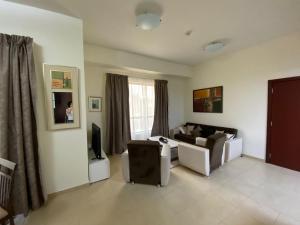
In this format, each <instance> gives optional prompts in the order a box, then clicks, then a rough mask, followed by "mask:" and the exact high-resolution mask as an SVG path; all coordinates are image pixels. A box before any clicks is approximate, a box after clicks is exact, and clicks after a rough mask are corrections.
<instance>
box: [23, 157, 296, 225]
mask: <svg viewBox="0 0 300 225" xmlns="http://www.w3.org/2000/svg"><path fill="white" fill-rule="evenodd" d="M120 163H121V162H120V159H119V157H117V156H116V157H114V158H113V159H112V160H111V170H112V177H111V178H110V179H109V180H106V181H102V182H98V183H96V184H93V185H90V186H87V187H84V188H82V189H80V190H76V191H72V192H68V193H64V194H60V195H58V196H56V197H54V198H52V199H51V200H49V202H48V204H47V205H46V206H45V207H43V208H42V209H40V210H37V211H35V212H33V213H31V214H30V217H29V219H28V223H27V224H28V225H101V224H103V225H119V224H120V225H186V224H187V225H194V224H195V225H196V224H197V225H269V224H274V225H300V173H298V172H294V171H291V170H287V169H284V168H280V167H276V166H272V165H268V164H265V163H263V162H261V161H258V160H254V159H250V158H245V157H244V158H239V159H236V160H233V161H231V162H229V163H227V164H226V165H225V166H223V167H222V168H220V169H218V170H217V171H215V172H214V173H212V174H211V176H210V177H209V178H207V177H203V176H201V175H199V174H197V173H194V172H193V171H190V170H188V169H185V168H183V167H181V166H178V167H175V168H173V169H172V171H171V178H170V183H169V185H168V186H167V187H163V188H158V187H155V186H148V185H139V184H134V185H132V184H126V183H124V182H123V180H122V174H121V164H120Z"/></svg>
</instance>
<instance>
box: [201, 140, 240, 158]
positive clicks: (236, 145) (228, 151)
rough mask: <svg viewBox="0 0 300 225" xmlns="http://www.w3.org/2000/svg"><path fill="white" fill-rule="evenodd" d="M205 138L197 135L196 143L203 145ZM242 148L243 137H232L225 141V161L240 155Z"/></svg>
mask: <svg viewBox="0 0 300 225" xmlns="http://www.w3.org/2000/svg"><path fill="white" fill-rule="evenodd" d="M206 141H207V139H206V138H202V137H197V138H196V145H200V146H205V145H206ZM242 150H243V139H242V138H234V139H231V140H227V141H225V156H224V157H225V162H228V161H230V160H232V159H235V158H237V157H240V156H241V155H242Z"/></svg>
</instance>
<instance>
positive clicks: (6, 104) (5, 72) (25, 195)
mask: <svg viewBox="0 0 300 225" xmlns="http://www.w3.org/2000/svg"><path fill="white" fill-rule="evenodd" d="M32 46H33V40H32V39H31V38H29V37H21V36H16V35H11V36H10V35H6V34H0V157H2V158H6V159H8V160H11V161H13V162H15V163H17V167H16V171H15V176H14V183H13V194H12V198H13V207H14V210H15V211H14V213H15V214H19V213H24V214H25V215H27V213H28V211H29V209H37V208H39V207H40V206H41V205H42V204H43V203H44V197H43V191H42V186H41V179H40V174H39V156H38V141H37V127H36V114H35V113H36V110H35V103H36V87H35V86H36V80H35V68H34V59H33V52H32Z"/></svg>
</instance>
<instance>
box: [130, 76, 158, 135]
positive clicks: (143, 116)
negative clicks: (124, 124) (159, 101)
mask: <svg viewBox="0 0 300 225" xmlns="http://www.w3.org/2000/svg"><path fill="white" fill-rule="evenodd" d="M128 82H129V107H130V129H131V139H132V140H146V139H147V138H149V137H150V136H151V130H152V125H153V118H154V101H155V100H154V80H148V79H138V78H128Z"/></svg>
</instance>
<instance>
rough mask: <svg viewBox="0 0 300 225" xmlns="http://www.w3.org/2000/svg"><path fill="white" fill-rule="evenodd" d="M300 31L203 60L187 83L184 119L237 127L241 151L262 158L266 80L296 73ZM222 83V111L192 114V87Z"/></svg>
mask: <svg viewBox="0 0 300 225" xmlns="http://www.w3.org/2000/svg"><path fill="white" fill-rule="evenodd" d="M299 59H300V33H295V34H292V35H289V36H286V37H282V38H279V39H275V40H272V41H269V42H266V43H262V44H260V45H258V46H255V47H252V48H248V49H244V50H241V51H238V52H236V53H233V54H229V55H225V56H221V57H218V58H215V59H213V60H210V61H207V62H204V63H202V64H200V65H198V66H197V67H196V68H195V75H194V76H193V78H192V79H191V80H189V82H188V86H187V90H188V92H187V95H186V119H187V120H188V121H192V122H199V123H204V124H212V125H219V126H228V127H234V128H237V129H239V134H240V135H241V136H242V137H243V138H244V149H243V150H244V153H245V154H247V155H251V156H254V157H258V158H262V159H264V158H265V149H266V123H267V85H268V84H267V81H268V80H270V79H276V78H283V77H290V76H299V75H300V60H299ZM218 85H223V87H224V102H223V105H224V112H223V114H208V113H193V108H192V91H193V90H194V89H199V88H206V87H212V86H218Z"/></svg>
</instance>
